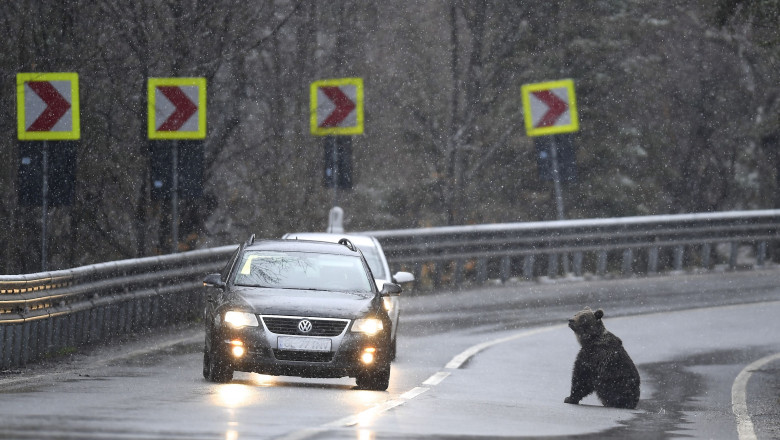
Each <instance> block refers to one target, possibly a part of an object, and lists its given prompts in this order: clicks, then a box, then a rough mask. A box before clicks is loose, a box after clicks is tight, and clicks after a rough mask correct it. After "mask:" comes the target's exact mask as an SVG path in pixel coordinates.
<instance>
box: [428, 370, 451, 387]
mask: <svg viewBox="0 0 780 440" xmlns="http://www.w3.org/2000/svg"><path fill="white" fill-rule="evenodd" d="M449 375H450V373H449V372H447V371H439V372H438V373H436V374H434V375H433V376H431V377H429V378H427V379H425V382H423V385H430V386H436V385H438V384H440V383H441V381H443V380H444V379H446V378H447V376H449Z"/></svg>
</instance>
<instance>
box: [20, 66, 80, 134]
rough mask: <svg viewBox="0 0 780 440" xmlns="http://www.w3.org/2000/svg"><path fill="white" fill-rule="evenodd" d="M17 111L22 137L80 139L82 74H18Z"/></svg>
mask: <svg viewBox="0 0 780 440" xmlns="http://www.w3.org/2000/svg"><path fill="white" fill-rule="evenodd" d="M16 114H17V132H18V137H19V140H22V141H41V140H43V141H59V140H76V139H79V138H80V136H81V129H80V119H79V76H78V74H77V73H18V74H17V75H16Z"/></svg>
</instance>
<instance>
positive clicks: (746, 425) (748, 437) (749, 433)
mask: <svg viewBox="0 0 780 440" xmlns="http://www.w3.org/2000/svg"><path fill="white" fill-rule="evenodd" d="M776 360H780V353H777V354H774V355H771V356H767V357H764V358H761V359H759V360H757V361H755V362H753V363H752V364H750V365H748V366H747V367H745V368H743V369H742V371H740V372H739V374H738V375H737V378H736V379H734V384H733V385H732V386H731V410H732V412H734V416H736V418H737V434H738V435H739V439H740V440H756V439H757V437H756V432H755V430H754V428H753V420H751V418H750V414H749V413H748V409H747V384H748V381H749V380H750V376H752V375H753V372H754V371H756V370H759V369H761V368H762V367H763V366H764V365H766V364H768V363H770V362H773V361H776Z"/></svg>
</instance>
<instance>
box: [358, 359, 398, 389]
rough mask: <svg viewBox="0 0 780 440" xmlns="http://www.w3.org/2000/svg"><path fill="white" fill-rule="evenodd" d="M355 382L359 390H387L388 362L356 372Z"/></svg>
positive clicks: (388, 382)
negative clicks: (375, 367) (372, 368)
mask: <svg viewBox="0 0 780 440" xmlns="http://www.w3.org/2000/svg"><path fill="white" fill-rule="evenodd" d="M355 382H356V383H357V387H358V388H359V389H361V390H372V391H385V390H387V387H388V386H389V385H390V364H387V365H385V366H382V367H379V368H377V369H374V370H369V371H365V372H362V373H360V374H358V375H357V377H356V378H355Z"/></svg>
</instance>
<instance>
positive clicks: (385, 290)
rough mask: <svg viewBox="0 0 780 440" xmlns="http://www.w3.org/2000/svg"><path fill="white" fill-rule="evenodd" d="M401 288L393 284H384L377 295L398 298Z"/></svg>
mask: <svg viewBox="0 0 780 440" xmlns="http://www.w3.org/2000/svg"><path fill="white" fill-rule="evenodd" d="M401 290H402V289H401V286H399V285H398V284H395V283H385V284H384V285H383V286H382V290H380V291H379V294H380V295H382V296H398V295H400V294H401Z"/></svg>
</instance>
